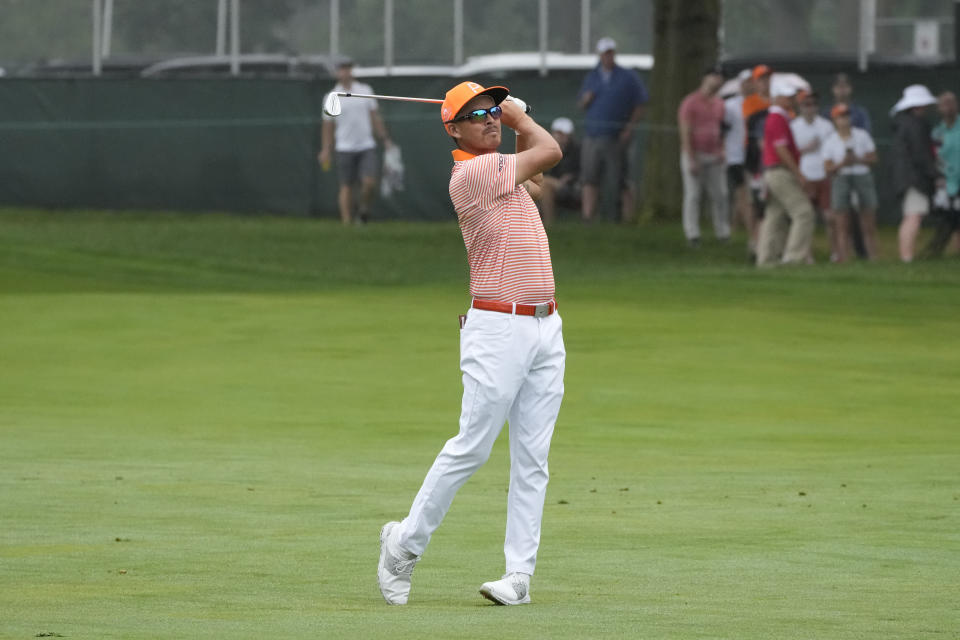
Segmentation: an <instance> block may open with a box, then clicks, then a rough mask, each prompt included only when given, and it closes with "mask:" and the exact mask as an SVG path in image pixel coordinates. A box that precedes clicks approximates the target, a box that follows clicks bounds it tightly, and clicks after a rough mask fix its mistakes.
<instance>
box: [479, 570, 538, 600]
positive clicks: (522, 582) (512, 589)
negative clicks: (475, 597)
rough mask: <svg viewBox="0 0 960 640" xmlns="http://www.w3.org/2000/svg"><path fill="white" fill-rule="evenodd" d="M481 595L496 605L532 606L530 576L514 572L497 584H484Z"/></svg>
mask: <svg viewBox="0 0 960 640" xmlns="http://www.w3.org/2000/svg"><path fill="white" fill-rule="evenodd" d="M480 595H482V596H483V597H484V598H486V599H487V600H492V601H493V602H495V603H496V604H530V576H528V575H527V574H525V573H516V572H514V573H508V574H507V575H505V576H503V578H501V579H500V580H497V581H496V582H484V583H483V586H481V587H480Z"/></svg>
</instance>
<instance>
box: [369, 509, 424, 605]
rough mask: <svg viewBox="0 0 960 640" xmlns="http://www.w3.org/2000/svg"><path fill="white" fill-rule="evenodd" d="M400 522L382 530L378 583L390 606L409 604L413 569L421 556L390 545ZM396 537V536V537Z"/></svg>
mask: <svg viewBox="0 0 960 640" xmlns="http://www.w3.org/2000/svg"><path fill="white" fill-rule="evenodd" d="M399 524H400V523H399V522H388V523H387V524H385V525H383V529H381V530H380V564H379V566H378V567H377V583H378V584H379V585H380V593H382V594H383V599H384V600H386V601H387V603H388V604H407V597H409V595H410V577H411V576H412V575H413V567H414V566H416V564H417V560H419V559H420V556H415V555H413V554H410V553H407V552H406V551H403V550H400V548H399V547H398V546H397V545H396V543H394V544H392V545H391V544H389V541H390V536H391V534H392V533H393V531H394V530H395V529H396V527H397V525H399ZM394 537H396V536H394Z"/></svg>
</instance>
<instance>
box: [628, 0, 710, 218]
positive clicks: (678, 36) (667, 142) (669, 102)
mask: <svg viewBox="0 0 960 640" xmlns="http://www.w3.org/2000/svg"><path fill="white" fill-rule="evenodd" d="M719 21H720V0H703V1H702V2H675V1H673V0H655V1H654V35H653V47H654V50H653V59H654V61H655V62H654V65H653V75H652V77H651V82H650V96H651V100H650V103H649V104H648V105H647V107H648V111H647V119H648V122H649V125H650V132H649V135H648V139H647V145H646V155H645V157H644V162H643V184H642V188H643V209H644V214H645V217H650V216H652V217H655V218H677V217H679V215H680V205H681V198H682V197H683V186H682V182H681V177H680V153H679V146H680V139H679V135H678V133H677V109H678V108H679V106H680V101H681V100H683V97H684V96H685V95H686V94H688V93H690V92H691V91H693V90H694V89H695V88H696V87H697V86H699V84H700V78H701V73H702V71H703V69H704V68H705V67H706V66H707V65H711V64H714V63H716V61H717V54H718V51H719V46H718V44H719V43H718V40H717V31H718V27H719Z"/></svg>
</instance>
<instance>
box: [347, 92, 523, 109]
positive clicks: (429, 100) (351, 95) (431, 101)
mask: <svg viewBox="0 0 960 640" xmlns="http://www.w3.org/2000/svg"><path fill="white" fill-rule="evenodd" d="M337 95H338V96H341V97H343V98H373V99H375V100H396V101H398V102H426V103H427V104H443V100H437V99H435V98H406V97H404V96H378V95H374V94H369V93H349V92H346V91H337ZM510 99H511V100H514V98H513V97H511V98H510ZM519 102H520V103H521V104H522V105H523V110H524V112H525V113H530V111H531V108H530V105H529V104H527V103H526V102H523V101H519Z"/></svg>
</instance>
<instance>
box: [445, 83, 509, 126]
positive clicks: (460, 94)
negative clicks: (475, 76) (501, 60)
mask: <svg viewBox="0 0 960 640" xmlns="http://www.w3.org/2000/svg"><path fill="white" fill-rule="evenodd" d="M509 94H510V90H509V89H507V88H506V87H483V86H481V85H479V84H477V83H476V82H461V83H460V84H458V85H457V86H455V87H454V88H453V89H450V91H447V95H445V96H444V98H443V104H442V105H440V120H441V121H442V122H443V123H444V124H446V123H448V122H450V121H451V120H453V119H454V118H455V117H456V115H457V113H459V112H460V109H463V105H465V104H467V103H468V102H470V101H471V100H473V99H474V98H475V97H477V96H479V95H485V96H490V97H491V98H493V103H494V104H500V103H501V102H503V101H504V99H505V98H506V97H507V95H509Z"/></svg>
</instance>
